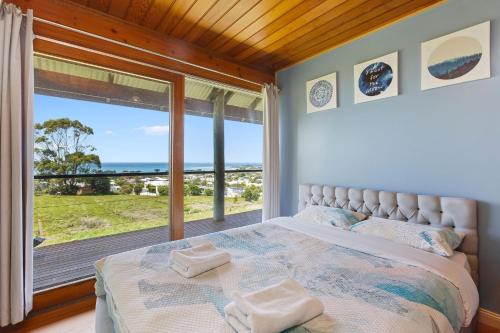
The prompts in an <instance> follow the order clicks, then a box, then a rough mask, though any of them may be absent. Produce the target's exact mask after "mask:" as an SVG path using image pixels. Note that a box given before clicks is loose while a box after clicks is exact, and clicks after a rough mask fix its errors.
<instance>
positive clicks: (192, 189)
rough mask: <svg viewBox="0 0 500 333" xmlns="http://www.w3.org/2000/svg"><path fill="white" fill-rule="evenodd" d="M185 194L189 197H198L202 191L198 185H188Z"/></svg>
mask: <svg viewBox="0 0 500 333" xmlns="http://www.w3.org/2000/svg"><path fill="white" fill-rule="evenodd" d="M187 192H188V193H189V195H194V196H198V195H201V194H202V193H203V190H202V189H201V187H199V186H198V185H194V184H189V185H188V186H187Z"/></svg>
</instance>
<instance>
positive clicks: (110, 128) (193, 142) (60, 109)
mask: <svg viewBox="0 0 500 333" xmlns="http://www.w3.org/2000/svg"><path fill="white" fill-rule="evenodd" d="M168 117H169V114H168V112H161V111H153V110H145V109H138V108H131V107H125V106H117V105H112V104H104V103H95V102H87V101H79V100H74V99H66V98H59V97H50V96H43V95H38V94H36V95H35V122H36V123H40V122H43V121H45V120H48V119H54V118H70V119H72V120H79V121H80V122H81V123H83V124H84V125H87V126H89V127H91V128H93V130H94V135H93V136H91V137H89V139H88V140H87V144H91V145H93V146H94V147H95V148H97V154H98V155H99V157H100V159H101V162H104V163H106V162H166V161H168V146H169V144H168V138H169V137H168V134H169V120H168ZM184 126H185V128H184V135H185V139H184V140H185V142H184V147H185V148H184V150H185V151H184V161H185V162H186V163H211V162H212V161H213V129H212V128H213V119H212V118H206V117H196V116H185V125H184ZM262 130H263V127H262V125H258V124H251V123H242V122H237V121H229V120H225V121H224V132H225V133H224V134H225V140H224V141H225V160H226V163H261V162H262V136H263V133H262Z"/></svg>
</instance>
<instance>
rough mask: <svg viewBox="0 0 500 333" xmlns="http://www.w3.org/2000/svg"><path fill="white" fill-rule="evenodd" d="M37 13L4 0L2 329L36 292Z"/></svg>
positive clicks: (0, 65)
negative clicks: (35, 100)
mask: <svg viewBox="0 0 500 333" xmlns="http://www.w3.org/2000/svg"><path fill="white" fill-rule="evenodd" d="M32 25H33V13H32V12H31V11H28V13H27V15H26V17H23V16H22V13H21V10H20V9H18V8H16V7H15V6H14V5H12V4H6V3H3V1H2V0H0V326H6V325H9V324H15V323H18V322H20V321H22V320H23V319H24V317H25V315H26V314H27V313H28V312H29V311H30V310H31V308H32V296H33V295H32V294H33V28H32Z"/></svg>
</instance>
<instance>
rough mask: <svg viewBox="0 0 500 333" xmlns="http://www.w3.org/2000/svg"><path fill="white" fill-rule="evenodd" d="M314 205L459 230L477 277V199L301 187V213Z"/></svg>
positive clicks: (343, 188) (323, 186)
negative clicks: (463, 236)
mask: <svg viewBox="0 0 500 333" xmlns="http://www.w3.org/2000/svg"><path fill="white" fill-rule="evenodd" d="M311 205H320V206H330V207H337V208H344V209H350V210H352V211H356V212H362V213H364V214H366V215H371V216H376V217H382V218H387V219H392V220H400V221H406V222H411V223H421V224H430V225H433V226H441V227H452V228H455V229H456V230H457V231H461V232H463V233H465V238H464V241H463V242H462V244H461V245H460V247H459V248H458V250H459V251H461V252H464V253H465V254H466V255H467V258H468V259H469V263H470V266H471V273H472V277H473V278H474V279H476V278H477V268H478V259H477V249H478V238H477V204H476V201H475V200H470V199H463V198H451V197H440V196H434V195H421V194H409V193H398V192H387V191H378V190H368V189H357V188H346V187H337V186H331V185H309V184H303V185H299V211H300V210H302V209H304V208H305V207H307V206H311Z"/></svg>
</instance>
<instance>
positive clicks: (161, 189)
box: [158, 185, 168, 195]
mask: <svg viewBox="0 0 500 333" xmlns="http://www.w3.org/2000/svg"><path fill="white" fill-rule="evenodd" d="M158 193H159V194H160V195H168V186H166V185H160V186H158Z"/></svg>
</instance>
